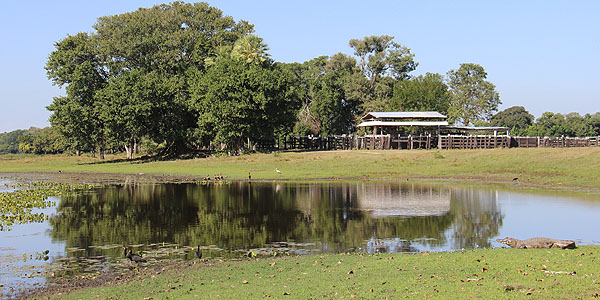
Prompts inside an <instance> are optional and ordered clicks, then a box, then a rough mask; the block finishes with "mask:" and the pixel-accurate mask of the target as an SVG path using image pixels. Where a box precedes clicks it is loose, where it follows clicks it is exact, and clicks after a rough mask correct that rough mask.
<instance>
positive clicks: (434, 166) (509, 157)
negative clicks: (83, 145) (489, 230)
mask: <svg viewBox="0 0 600 300" xmlns="http://www.w3.org/2000/svg"><path fill="white" fill-rule="evenodd" d="M122 158H123V156H122V155H119V156H108V158H107V159H106V160H105V161H100V160H99V159H97V158H93V157H90V156H80V157H77V156H68V155H45V156H36V155H3V156H0V173H2V172H58V171H59V170H60V171H62V172H93V173H119V174H137V173H145V174H161V175H162V174H168V175H175V176H197V177H203V176H206V175H211V176H212V175H214V174H219V173H220V174H223V175H224V176H226V178H227V179H247V178H248V171H250V172H251V175H252V178H253V179H287V180H311V179H388V178H391V179H406V178H413V179H414V178H442V179H458V180H470V179H474V180H477V181H480V182H488V183H494V182H502V181H504V182H506V181H511V180H512V179H513V178H515V177H518V178H519V179H518V181H519V182H521V183H531V184H537V185H555V186H561V185H563V186H573V187H594V188H598V187H600V180H599V179H598V178H600V147H588V148H511V149H487V150H411V151H408V150H401V151H399V150H381V151H376V150H370V151H366V150H365V151H363V150H361V151H355V150H349V151H323V152H282V153H271V154H250V155H242V156H234V157H209V158H198V159H186V160H168V161H139V160H136V161H131V162H129V161H124V160H123V159H122ZM275 168H278V169H279V170H281V172H282V173H281V174H277V173H276V172H275Z"/></svg>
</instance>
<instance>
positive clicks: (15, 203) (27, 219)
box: [0, 182, 99, 231]
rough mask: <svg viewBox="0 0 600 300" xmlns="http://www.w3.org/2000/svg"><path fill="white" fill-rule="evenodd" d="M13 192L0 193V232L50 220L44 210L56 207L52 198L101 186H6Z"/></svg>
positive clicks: (49, 183) (26, 184)
mask: <svg viewBox="0 0 600 300" xmlns="http://www.w3.org/2000/svg"><path fill="white" fill-rule="evenodd" d="M5 186H6V187H9V188H11V189H12V190H11V191H8V192H0V231H9V230H11V228H12V225H14V224H25V223H40V222H43V221H45V220H47V219H48V216H47V215H45V214H44V213H43V212H34V209H44V208H48V207H51V206H55V205H56V203H55V202H54V201H52V200H51V197H57V196H61V195H65V194H68V193H72V192H74V191H79V190H88V189H92V188H94V187H98V186H99V185H92V184H65V183H53V182H26V183H23V182H15V183H12V184H5Z"/></svg>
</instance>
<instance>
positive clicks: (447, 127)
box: [440, 126, 510, 131]
mask: <svg viewBox="0 0 600 300" xmlns="http://www.w3.org/2000/svg"><path fill="white" fill-rule="evenodd" d="M440 129H450V130H451V129H454V130H464V131H477V130H491V131H505V130H510V128H508V127H491V126H484V127H474V126H445V127H440Z"/></svg>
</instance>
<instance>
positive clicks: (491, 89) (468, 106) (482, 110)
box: [448, 63, 501, 126]
mask: <svg viewBox="0 0 600 300" xmlns="http://www.w3.org/2000/svg"><path fill="white" fill-rule="evenodd" d="M486 79H487V72H485V70H484V68H483V67H482V66H480V65H478V64H473V63H465V64H461V65H460V68H458V70H450V71H448V86H449V87H450V93H451V95H452V101H451V102H450V108H449V109H448V117H449V118H450V120H451V121H455V122H459V123H462V124H463V125H467V126H468V125H471V124H475V123H476V122H481V121H483V122H485V121H488V120H489V118H490V117H491V116H492V114H493V113H494V112H495V111H496V110H497V109H498V105H500V104H501V102H500V95H499V94H498V92H497V91H496V87H495V86H494V84H492V83H491V82H489V81H487V80H486Z"/></svg>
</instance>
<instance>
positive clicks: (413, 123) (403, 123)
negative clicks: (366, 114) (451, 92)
mask: <svg viewBox="0 0 600 300" xmlns="http://www.w3.org/2000/svg"><path fill="white" fill-rule="evenodd" d="M367 126H448V122H447V121H366V122H362V123H360V124H358V127H367Z"/></svg>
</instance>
